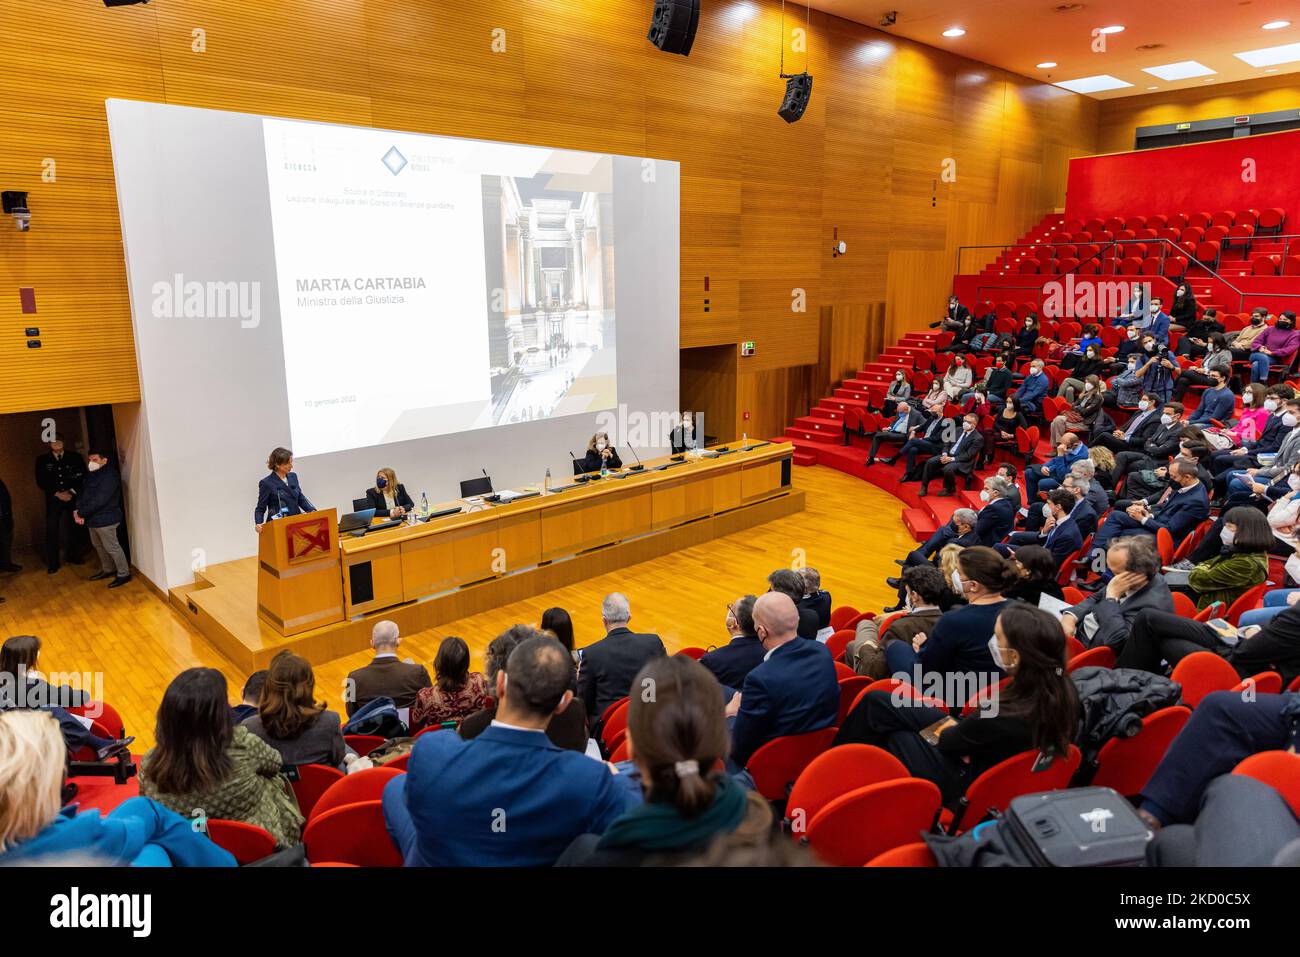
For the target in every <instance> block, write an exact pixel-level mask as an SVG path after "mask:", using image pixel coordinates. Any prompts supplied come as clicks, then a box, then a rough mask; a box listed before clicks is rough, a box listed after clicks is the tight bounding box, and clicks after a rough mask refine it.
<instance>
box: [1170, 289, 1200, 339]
mask: <svg viewBox="0 0 1300 957" xmlns="http://www.w3.org/2000/svg"><path fill="white" fill-rule="evenodd" d="M1195 319H1196V293H1195V292H1193V291H1192V287H1191V286H1190V285H1188V283H1187V280H1186V279H1180V280H1179V281H1178V286H1177V287H1176V288H1175V289H1174V300H1173V302H1172V303H1171V304H1170V306H1169V324H1170V328H1173V329H1178V330H1180V331H1181V330H1184V329H1186V328H1187V327H1188V326H1190V325H1191V324H1192V322H1193V321H1194V320H1195Z"/></svg>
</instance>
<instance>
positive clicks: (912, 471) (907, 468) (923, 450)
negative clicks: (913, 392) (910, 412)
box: [880, 415, 954, 482]
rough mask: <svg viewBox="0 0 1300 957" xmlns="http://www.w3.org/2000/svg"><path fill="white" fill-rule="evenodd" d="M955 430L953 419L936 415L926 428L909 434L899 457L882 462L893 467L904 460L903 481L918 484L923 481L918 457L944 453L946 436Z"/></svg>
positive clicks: (927, 423) (882, 460) (899, 451)
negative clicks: (918, 466)
mask: <svg viewBox="0 0 1300 957" xmlns="http://www.w3.org/2000/svg"><path fill="white" fill-rule="evenodd" d="M953 428H954V426H953V420H952V419H945V418H944V417H943V416H941V415H936V416H934V417H933V418H931V419H930V420H929V421H927V422H926V423H925V425H924V426H922V427H921V428H919V429H914V430H913V431H912V432H910V433H909V437H908V440H907V441H906V442H904V443H903V444H902V446H901V447H900V448H899V450H898V454H897V455H895V456H894V457H893V458H888V459H881V460H880V461H881V462H883V463H884V464H885V465H893V464H894V463H895V462H897V461H898V460H899V459H900V458H901V459H902V460H903V476H902V479H901V481H904V482H918V481H920V479H921V472H920V470H919V469H918V468H917V466H916V457H917V456H918V455H938V454H939V453H940V452H941V451H943V447H944V445H945V444H946V442H947V438H946V436H947V435H948V433H949V432H951V431H952V429H953Z"/></svg>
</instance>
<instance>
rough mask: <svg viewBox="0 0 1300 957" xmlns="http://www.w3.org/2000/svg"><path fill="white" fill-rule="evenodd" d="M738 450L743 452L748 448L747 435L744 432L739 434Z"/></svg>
mask: <svg viewBox="0 0 1300 957" xmlns="http://www.w3.org/2000/svg"><path fill="white" fill-rule="evenodd" d="M740 448H741V451H744V450H746V449H748V448H749V434H748V433H746V432H741V433H740Z"/></svg>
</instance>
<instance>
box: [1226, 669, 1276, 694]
mask: <svg viewBox="0 0 1300 957" xmlns="http://www.w3.org/2000/svg"><path fill="white" fill-rule="evenodd" d="M1247 689H1249V690H1251V691H1253V692H1254V693H1255V694H1281V692H1282V676H1281V675H1280V674H1278V673H1277V672H1276V671H1261V672H1260V673H1259V674H1257V675H1251V676H1250V677H1249V678H1242V679H1241V680H1240V681H1238V682H1237V683H1236V684H1235V685H1234V686H1233V687H1232V689H1231V690H1233V691H1246V690H1247Z"/></svg>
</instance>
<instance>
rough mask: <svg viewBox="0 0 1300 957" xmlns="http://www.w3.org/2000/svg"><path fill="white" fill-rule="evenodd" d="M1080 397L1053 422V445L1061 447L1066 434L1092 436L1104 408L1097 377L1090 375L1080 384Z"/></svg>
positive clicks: (1099, 381) (1100, 385) (1099, 382)
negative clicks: (1098, 416)
mask: <svg viewBox="0 0 1300 957" xmlns="http://www.w3.org/2000/svg"><path fill="white" fill-rule="evenodd" d="M1080 386H1081V388H1080V390H1079V397H1078V398H1077V399H1075V400H1074V404H1073V405H1071V406H1070V407H1069V408H1068V409H1066V410H1065V411H1064V412H1062V413H1061V414H1060V415H1058V416H1057V417H1056V418H1055V419H1053V420H1052V428H1051V435H1052V444H1053V445H1060V444H1061V439H1063V438H1065V433H1067V432H1074V433H1076V434H1078V435H1082V436H1088V435H1091V434H1092V427H1093V426H1094V425H1096V424H1097V415H1098V413H1100V412H1101V406H1102V384H1101V380H1100V379H1098V378H1097V376H1096V375H1089V376H1088V377H1087V378H1086V379H1085V380H1084V381H1083V382H1081V383H1080Z"/></svg>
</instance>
